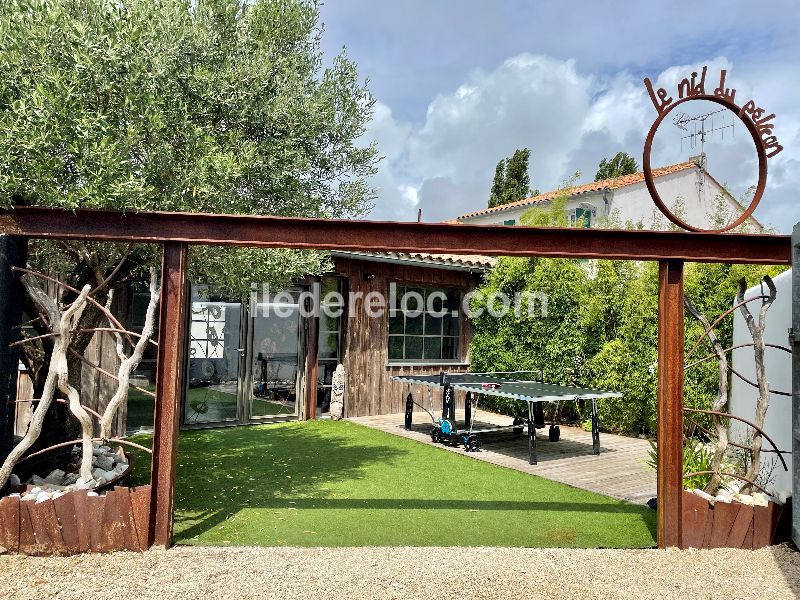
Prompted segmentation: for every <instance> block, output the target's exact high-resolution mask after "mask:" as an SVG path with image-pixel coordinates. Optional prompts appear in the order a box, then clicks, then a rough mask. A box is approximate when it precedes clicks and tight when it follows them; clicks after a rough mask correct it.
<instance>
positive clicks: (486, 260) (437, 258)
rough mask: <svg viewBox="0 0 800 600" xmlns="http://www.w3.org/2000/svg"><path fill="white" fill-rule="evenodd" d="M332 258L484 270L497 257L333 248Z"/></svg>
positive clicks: (459, 269)
mask: <svg viewBox="0 0 800 600" xmlns="http://www.w3.org/2000/svg"><path fill="white" fill-rule="evenodd" d="M331 255H332V256H333V257H334V258H337V257H340V258H352V259H356V260H366V261H372V262H385V263H399V264H407V265H414V266H419V267H430V268H440V269H450V270H457V271H486V270H487V269H490V268H491V267H493V266H494V265H495V263H496V262H497V258H496V257H494V256H482V255H479V254H429V253H422V252H413V253H412V252H367V251H353V250H334V251H332V252H331Z"/></svg>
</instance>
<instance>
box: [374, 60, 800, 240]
mask: <svg viewBox="0 0 800 600" xmlns="http://www.w3.org/2000/svg"><path fill="white" fill-rule="evenodd" d="M703 64H706V65H708V75H707V79H706V89H707V91H708V90H713V88H714V87H716V84H717V78H718V76H719V70H720V69H721V68H726V69H728V82H729V83H730V84H733V85H734V86H736V88H737V101H740V100H741V99H742V98H744V97H745V96H746V97H747V98H749V97H750V96H751V94H753V93H754V92H753V91H751V87H750V86H748V85H746V84H745V83H744V81H745V80H747V79H746V78H747V77H748V76H750V75H753V78H752V79H749V81H750V82H751V85H752V89H757V90H758V92H755V93H756V95H757V98H756V99H757V101H758V102H759V103H760V105H763V106H765V107H767V108H769V110H770V111H775V112H778V111H781V112H780V113H778V114H779V117H778V119H776V132H777V133H778V136H779V138H780V139H781V142H782V143H783V145H784V148H785V149H784V151H783V152H782V153H781V154H780V155H778V157H776V158H774V159H772V160H771V161H770V164H769V166H770V169H771V172H772V174H773V175H772V178H771V179H770V185H769V188H768V191H767V193H766V194H765V198H764V200H763V201H762V205H763V206H762V208H760V209H759V212H758V213H757V214H758V215H760V217H761V218H762V219H763V220H765V221H766V222H767V223H768V224H772V225H774V226H776V227H777V228H778V229H779V230H781V231H786V230H787V229H788V228H789V227H790V226H791V223H794V222H795V221H798V220H800V209H799V208H798V205H797V204H796V202H795V201H794V199H793V197H792V195H793V194H794V193H795V191H796V190H797V189H798V186H800V169H798V168H797V167H798V166H800V153H799V152H798V150H797V148H798V141H800V109H798V108H797V107H796V106H794V105H793V104H792V103H791V102H789V101H788V100H787V99H786V94H785V90H787V89H791V88H792V83H791V82H792V81H793V78H794V76H795V75H796V74H793V73H792V72H791V71H786V70H780V69H771V72H770V75H771V77H772V78H773V79H772V83H771V84H770V85H766V84H765V85H762V84H763V83H765V82H763V81H762V78H761V77H760V76H759V75H761V73H760V72H758V71H755V70H753V69H751V68H749V66H747V65H745V66H744V67H743V68H741V69H740V70H741V73H737V68H738V67H734V65H732V64H731V61H729V60H728V59H726V58H725V57H717V58H713V59H710V60H708V61H706V62H703V63H697V64H693V65H677V66H673V67H670V68H668V69H665V70H664V71H663V72H661V73H660V74H655V75H656V77H653V79H654V80H655V81H656V83H657V85H663V86H665V87H666V88H667V89H668V90H673V89H675V87H676V85H677V83H678V81H679V80H680V79H682V78H683V77H684V76H685V75H686V74H687V73H690V72H691V71H692V70H693V69H695V70H696V69H698V68H699V67H701V66H702V65H703ZM738 75H741V78H740V77H739V76H738ZM655 114H656V113H655V109H654V108H653V106H652V104H651V103H650V100H649V98H648V96H647V93H646V91H645V89H644V86H643V84H642V82H641V81H640V80H639V78H638V77H634V76H633V75H632V74H631V73H629V72H627V71H621V72H618V73H613V74H611V75H608V76H602V77H600V76H595V75H592V74H585V73H581V72H580V71H579V70H578V69H577V66H576V63H575V61H573V60H558V59H554V58H552V57H548V56H543V55H532V54H527V53H525V54H520V55H518V56H515V57H513V58H509V59H508V60H506V61H504V62H503V63H502V64H501V65H499V66H498V67H497V68H496V69H494V70H492V71H475V72H473V73H472V74H471V75H470V76H469V77H467V79H466V81H464V82H463V83H462V84H461V85H460V86H458V88H457V89H456V90H455V91H453V92H451V93H440V94H438V95H437V96H436V97H435V98H433V100H432V101H431V102H430V104H429V105H428V109H427V112H426V116H425V120H424V122H423V123H421V124H419V125H412V124H409V123H402V122H398V121H397V120H395V118H394V117H393V115H392V111H391V110H390V108H389V107H388V106H386V105H384V104H380V103H379V104H378V105H377V106H376V114H375V119H374V121H373V123H372V125H371V126H370V130H369V132H368V134H367V138H368V139H375V140H377V141H378V144H379V148H380V150H381V153H382V154H383V155H384V156H385V159H384V161H382V163H381V166H380V170H379V173H378V175H377V176H376V178H375V180H374V181H373V184H374V185H375V186H376V187H378V188H379V198H378V201H377V202H376V208H375V210H374V211H373V214H372V215H371V216H372V218H388V219H399V220H414V219H416V211H417V209H418V208H422V210H423V219H424V220H426V221H437V220H445V219H450V218H453V217H455V216H457V215H458V214H462V213H465V212H469V211H471V210H476V209H479V208H482V207H484V206H485V205H486V200H487V198H488V194H489V188H490V186H491V180H492V176H493V174H494V168H495V165H496V164H497V161H498V160H500V159H501V158H503V157H506V156H509V155H511V154H512V153H513V152H514V150H515V149H516V148H521V147H528V148H530V149H531V153H532V156H531V166H532V169H531V183H532V185H533V186H534V187H538V188H540V189H541V190H542V191H544V190H547V189H553V188H555V187H557V186H558V185H559V184H560V183H561V181H562V180H563V179H565V178H566V177H567V176H569V175H570V174H572V173H574V172H575V171H576V170H581V171H582V172H583V177H582V179H583V180H591V179H592V178H593V176H594V172H595V170H596V168H597V164H598V162H599V161H600V160H601V159H602V158H604V157H606V156H611V155H613V154H615V153H616V152H618V151H620V150H624V151H627V152H628V153H630V154H631V155H632V156H634V157H635V158H636V159H637V161H639V162H641V152H642V146H643V142H644V137H645V135H646V133H647V130H648V129H649V127H650V124H651V123H652V121H653V119H654V118H655ZM662 128H663V135H662V130H661V129H660V130H659V136H658V138H659V139H658V141H657V144H656V145H655V147H654V154H653V163H654V164H669V163H673V162H679V161H680V160H685V159H686V157H687V156H688V155H689V154H692V153H697V152H692V151H691V150H692V149H690V148H684V151H683V152H681V148H680V131H679V130H677V129H676V128H674V127H673V126H672V124H671V123H667V122H666V121H665V123H664V124H663V125H662ZM748 144H749V146H748ZM751 148H752V142H751V141H750V140H749V139H748V136H747V133H746V131H745V130H744V127H742V126H741V125H740V126H739V128H738V129H737V130H736V135H735V137H733V138H732V139H731V138H728V139H726V140H725V142H724V143H719V144H714V145H709V147H708V148H707V151H708V153H709V156H710V167H711V172H712V174H714V175H715V176H717V178H718V179H720V180H721V181H723V182H727V183H728V184H730V185H731V186H732V188H734V191H737V190H744V189H745V188H746V187H747V186H749V185H751V184H753V183H755V182H754V181H751V178H752V177H754V173H755V162H754V158H753V156H752V150H751Z"/></svg>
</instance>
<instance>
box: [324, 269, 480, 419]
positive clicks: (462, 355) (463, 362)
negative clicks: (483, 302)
mask: <svg viewBox="0 0 800 600" xmlns="http://www.w3.org/2000/svg"><path fill="white" fill-rule="evenodd" d="M334 272H335V274H336V275H338V276H340V277H342V278H343V279H344V280H345V281H346V282H347V286H346V287H347V291H348V295H349V296H351V297H355V294H360V299H359V300H356V306H352V307H348V309H349V313H350V314H352V317H351V318H347V319H346V323H345V324H344V330H343V336H342V364H343V365H344V367H345V371H346V377H347V379H346V384H345V400H344V405H345V409H344V414H345V417H363V416H368V415H381V414H390V413H401V412H403V411H404V410H405V397H406V394H407V389H406V386H405V385H403V384H401V383H397V382H393V381H391V377H392V376H393V375H406V374H411V373H416V374H436V373H439V372H441V371H466V370H468V369H469V340H470V331H471V327H470V324H469V322H468V320H467V319H466V317H464V316H463V315H462V318H461V343H460V345H459V359H458V361H457V362H444V361H443V362H439V363H436V362H424V363H420V364H413V363H410V362H408V363H403V362H398V363H397V364H392V363H390V361H389V354H388V321H389V318H388V311H384V314H383V316H381V317H369V316H367V313H366V311H365V310H364V307H363V302H364V300H363V298H364V297H366V295H367V294H368V293H370V292H378V293H380V294H382V295H383V297H384V298H388V297H389V286H390V284H391V283H392V282H394V283H397V284H412V285H419V286H423V287H441V288H453V289H458V290H459V291H461V292H462V294H463V293H466V292H468V291H469V290H471V289H473V288H474V287H475V286H476V285H477V283H478V282H479V277H480V276H479V274H477V273H475V272H469V271H468V270H452V269H445V268H441V267H439V268H437V266H436V265H429V266H413V265H407V264H400V263H396V262H391V261H388V260H387V261H386V262H374V261H366V260H359V259H356V258H350V259H348V258H336V259H335V269H334ZM343 319H344V316H343ZM421 399H422V398H418V401H419V400H421ZM457 400H458V404H459V408H463V396H459V397H458V399H457ZM423 404H426V405H427V397H426V398H425V402H424V403H423ZM440 407H441V406H440V402H439V401H438V399H435V400H434V408H440ZM415 409H416V410H421V409H419V408H418V407H415Z"/></svg>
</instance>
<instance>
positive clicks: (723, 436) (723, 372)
mask: <svg viewBox="0 0 800 600" xmlns="http://www.w3.org/2000/svg"><path fill="white" fill-rule="evenodd" d="M683 304H684V305H685V306H686V310H688V311H689V313H691V315H692V316H693V317H694V318H695V319H697V320H698V321H700V324H701V325H702V326H703V328H704V329H705V330H706V334H705V335H706V336H707V337H708V341H709V342H710V343H711V345H712V347H713V348H714V352H715V353H716V355H717V359H718V360H719V387H718V389H717V397H716V398H715V399H714V403H713V404H712V407H713V409H714V410H713V414H714V425H715V427H716V429H717V443H716V445H715V446H714V458H713V460H712V462H711V465H712V466H711V469H712V475H711V480H710V481H709V482H708V485H707V486H706V489H705V492H706V493H708V494H711V495H712V496H714V495H716V493H717V492H718V491H719V487H720V485H721V484H722V477H721V474H720V469H721V468H722V459H723V458H724V457H725V452H726V451H727V450H728V429H727V428H726V427H725V424H724V423H723V422H722V419H721V418H720V416H719V412H718V411H720V410H722V408H723V407H724V406H725V403H727V402H728V357H727V355H726V354H725V350H724V348H723V347H722V344H721V343H720V342H719V340H718V339H717V335H716V334H715V333H714V328H713V326H712V325H710V324H709V322H708V319H707V318H706V317H705V315H704V314H702V313H701V312H700V311H698V310H697V309H696V308H695V307H694V305H693V304H692V303H691V301H690V300H689V298H687V297H686V296H684V297H683Z"/></svg>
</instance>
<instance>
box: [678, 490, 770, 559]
mask: <svg viewBox="0 0 800 600" xmlns="http://www.w3.org/2000/svg"><path fill="white" fill-rule="evenodd" d="M782 513H783V506H781V505H780V504H775V503H774V502H770V503H769V506H748V505H746V504H741V503H739V502H716V503H715V504H711V503H710V502H708V501H707V500H705V499H703V498H701V497H700V496H698V495H697V494H693V493H691V492H687V491H686V490H683V540H682V543H681V547H682V548H744V549H748V550H749V549H752V550H757V549H758V548H763V547H765V546H769V545H771V544H773V543H774V541H775V535H776V532H777V531H778V525H779V524H780V522H781V516H782Z"/></svg>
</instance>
